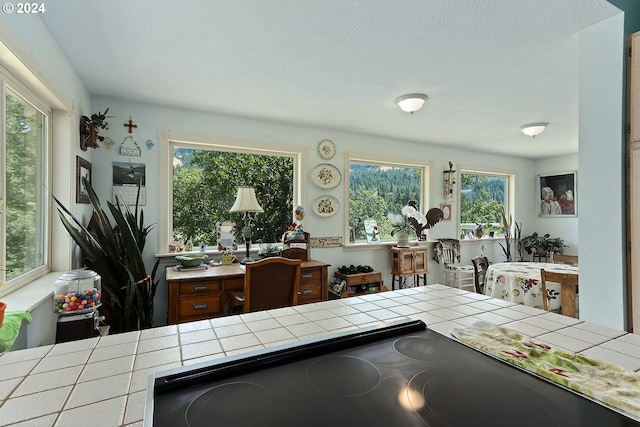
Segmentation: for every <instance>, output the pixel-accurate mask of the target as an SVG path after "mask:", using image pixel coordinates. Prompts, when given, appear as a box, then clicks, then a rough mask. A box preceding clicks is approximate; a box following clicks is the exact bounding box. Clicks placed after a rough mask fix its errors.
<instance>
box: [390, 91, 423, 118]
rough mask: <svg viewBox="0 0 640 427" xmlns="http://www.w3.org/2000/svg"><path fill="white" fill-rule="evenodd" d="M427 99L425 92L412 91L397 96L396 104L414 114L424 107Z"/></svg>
mask: <svg viewBox="0 0 640 427" xmlns="http://www.w3.org/2000/svg"><path fill="white" fill-rule="evenodd" d="M426 100H427V95H425V94H423V93H410V94H408V95H402V96H400V97H398V98H396V104H398V106H399V107H400V109H401V110H402V111H405V112H407V113H409V114H413V113H415V112H416V111H418V110H419V109H421V108H422V106H423V105H424V102H425V101H426Z"/></svg>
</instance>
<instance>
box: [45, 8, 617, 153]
mask: <svg viewBox="0 0 640 427" xmlns="http://www.w3.org/2000/svg"><path fill="white" fill-rule="evenodd" d="M617 13H620V11H619V10H618V9H616V8H615V7H614V6H612V5H611V4H609V3H608V2H607V1H606V0H561V1H558V0H535V1H531V0H378V1H375V0H268V1H267V0H209V1H204V0H191V1H183V0H172V1H170V0H153V1H151V0H136V1H130V0H109V1H104V0H64V1H63V0H56V1H51V2H48V3H47V12H46V13H45V14H43V15H42V16H41V19H42V20H43V22H44V23H45V25H46V26H47V28H48V29H49V31H50V32H51V34H52V36H53V37H54V39H55V40H56V41H57V42H58V44H59V45H60V47H61V49H62V51H63V52H64V53H65V55H66V56H67V57H68V58H69V60H70V61H71V63H72V65H73V67H74V68H75V69H76V71H77V73H78V75H79V76H80V78H81V79H82V81H83V82H84V83H85V85H86V86H87V88H88V90H89V92H90V93H91V94H93V95H104V96H112V97H117V98H124V99H134V100H138V101H145V102H152V103H159V104H166V105H174V106H178V107H186V108H193V109H198V110H204V111H212V112H219V113H228V114H234V115H241V116H248V117H256V118H262V119H268V120H276V121H280V122H287V123H296V124H303V125H312V126H321V127H326V128H331V129H338V130H345V131H352V132H358V133H365V134H372V135H381V136H386V137H390V138H397V139H405V140H411V141H417V142H428V143H436V144H444V145H448V146H457V147H462V148H466V149H469V148H470V149H475V150H483V151H490V152H497V153H505V154H515V155H519V156H524V157H531V158H539V157H546V156H550V155H556V154H564V153H571V152H576V151H577V147H578V142H577V136H578V131H577V120H578V55H577V52H578V41H579V40H578V32H579V31H580V30H582V29H584V28H587V27H589V26H591V25H593V24H595V23H598V22H600V21H602V20H604V19H607V18H609V17H611V16H614V15H616V14H617ZM413 92H421V93H425V94H427V95H428V96H429V99H428V100H427V103H426V104H425V106H424V108H423V109H422V110H421V111H419V112H417V113H415V114H414V115H413V116H410V115H409V114H407V113H404V112H402V111H400V109H399V108H398V107H397V105H396V104H395V103H394V99H395V98H397V97H398V96H400V95H403V94H406V93H413ZM530 122H549V123H550V125H549V127H548V128H547V130H546V131H545V132H544V133H543V134H542V135H540V136H538V137H537V138H535V140H532V139H531V138H529V137H525V136H523V135H522V134H521V133H520V131H519V127H520V126H521V125H523V124H525V123H530Z"/></svg>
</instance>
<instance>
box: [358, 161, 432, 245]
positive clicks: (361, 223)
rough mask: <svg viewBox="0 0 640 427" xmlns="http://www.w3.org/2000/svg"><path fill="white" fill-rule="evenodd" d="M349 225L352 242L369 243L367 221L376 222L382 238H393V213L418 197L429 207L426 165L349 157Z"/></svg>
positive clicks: (417, 199)
mask: <svg viewBox="0 0 640 427" xmlns="http://www.w3.org/2000/svg"><path fill="white" fill-rule="evenodd" d="M346 160H347V163H348V165H349V176H348V181H349V185H348V191H349V196H348V197H349V203H348V224H349V230H348V232H349V234H348V236H349V239H350V243H364V242H367V231H368V230H367V229H366V228H365V221H367V222H369V221H371V220H373V221H375V223H376V224H377V231H378V232H379V235H380V240H381V241H385V240H387V241H390V240H392V239H393V238H392V237H391V230H392V229H393V226H392V224H391V222H390V221H389V219H388V218H387V216H388V214H389V213H393V214H400V213H401V211H402V208H403V207H404V206H405V205H406V204H407V203H408V202H409V201H410V200H415V201H416V202H417V203H418V206H419V208H420V210H421V211H422V212H423V213H424V212H425V211H426V210H427V209H425V205H424V200H426V196H425V194H424V188H426V185H425V182H424V180H425V177H426V176H427V169H426V167H425V166H420V165H410V164H402V163H391V162H388V161H377V160H370V159H366V160H365V159H357V158H355V157H349V155H348V154H347V159H346Z"/></svg>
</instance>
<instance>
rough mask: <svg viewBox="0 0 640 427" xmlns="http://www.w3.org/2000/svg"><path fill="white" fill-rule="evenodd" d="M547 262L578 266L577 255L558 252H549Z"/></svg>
mask: <svg viewBox="0 0 640 427" xmlns="http://www.w3.org/2000/svg"><path fill="white" fill-rule="evenodd" d="M549 262H551V263H553V264H569V265H573V266H575V267H577V266H578V256H577V255H564V254H560V253H554V252H551V253H550V254H549Z"/></svg>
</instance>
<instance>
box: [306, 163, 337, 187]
mask: <svg viewBox="0 0 640 427" xmlns="http://www.w3.org/2000/svg"><path fill="white" fill-rule="evenodd" d="M311 180H313V183H314V184H315V185H317V186H318V187H320V188H334V187H336V186H337V185H338V184H340V181H342V174H341V173H340V171H339V170H338V168H336V167H335V166H333V165H330V164H328V163H322V164H319V165H318V166H316V167H315V168H313V170H312V171H311Z"/></svg>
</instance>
